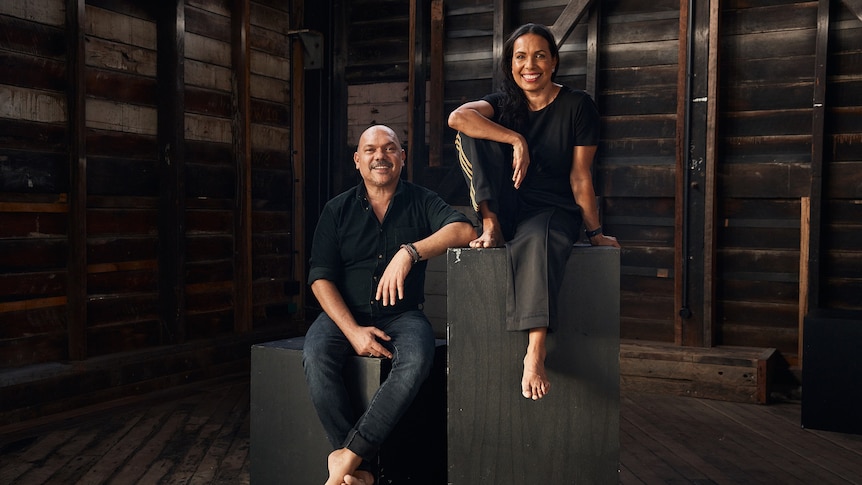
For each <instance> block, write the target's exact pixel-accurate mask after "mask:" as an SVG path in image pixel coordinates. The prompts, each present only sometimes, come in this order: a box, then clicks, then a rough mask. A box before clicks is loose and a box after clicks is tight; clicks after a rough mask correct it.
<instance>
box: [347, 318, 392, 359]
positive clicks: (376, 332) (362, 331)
mask: <svg viewBox="0 0 862 485" xmlns="http://www.w3.org/2000/svg"><path fill="white" fill-rule="evenodd" d="M344 336H345V337H347V340H349V341H350V345H352V346H353V350H354V351H356V355H362V356H366V357H386V358H387V359H391V358H392V353H391V352H389V350H387V349H386V347H384V346H383V344H381V343H380V340H383V341H385V342H388V341H389V340H391V339H392V338H391V337H390V336H389V335H386V332H384V331H383V330H380V329H379V328H377V327H363V326H359V325H357V326H355V327H353V328H352V329H351V330H350V332H349V333H345V334H344Z"/></svg>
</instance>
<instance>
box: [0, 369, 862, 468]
mask: <svg viewBox="0 0 862 485" xmlns="http://www.w3.org/2000/svg"><path fill="white" fill-rule="evenodd" d="M620 409H621V412H620V447H621V452H620V480H619V483H620V484H624V485H635V484H640V485H643V484H646V485H652V484H696V485H707V484H811V483H816V484H817V485H830V484H862V436H860V435H852V434H842V433H834V432H824V431H817V430H810V429H803V428H802V427H801V426H800V425H799V423H800V405H799V403H798V402H788V403H778V404H770V405H766V406H764V405H756V404H746V403H733V402H725V401H712V400H707V399H698V398H692V397H684V396H673V395H658V394H643V393H624V394H623V396H622V397H621V400H620ZM321 463H323V458H321ZM573 466H576V465H573ZM248 483H249V381H248V376H247V375H235V376H227V377H225V378H224V379H220V380H219V381H216V382H209V383H204V384H198V385H195V386H192V387H190V388H187V389H185V390H184V391H177V390H173V391H171V392H170V393H161V394H156V395H150V396H145V397H142V398H140V399H137V400H135V401H130V400H124V401H123V402H121V403H119V404H118V405H116V406H108V405H101V406H99V407H98V408H93V409H91V410H90V412H76V413H74V414H73V415H68V416H59V417H53V418H51V419H42V420H39V421H36V422H33V423H29V426H28V423H18V424H17V425H15V426H13V427H7V428H4V429H0V484H4V485H5V484H16V485H17V484H20V485H40V484H64V485H65V484H70V485H71V484H87V485H91V484H122V485H128V484H141V485H152V484H188V485H207V484H217V485H228V484H230V485H237V484H239V485H244V484H248Z"/></svg>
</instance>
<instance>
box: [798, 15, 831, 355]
mask: <svg viewBox="0 0 862 485" xmlns="http://www.w3.org/2000/svg"><path fill="white" fill-rule="evenodd" d="M829 4H830V2H829V0H820V2H819V5H818V8H817V40H816V44H815V48H814V95H813V106H812V123H811V188H810V190H809V193H808V196H809V198H810V212H809V214H810V218H811V220H810V223H809V234H808V308H807V310H808V311H811V310H816V309H818V308H820V238H821V235H820V234H821V230H822V217H821V216H822V210H823V165H824V137H825V133H824V132H825V125H826V72H827V61H828V58H829V23H830V20H829ZM801 337H802V336H801V335H800V338H801ZM800 357H801V356H800Z"/></svg>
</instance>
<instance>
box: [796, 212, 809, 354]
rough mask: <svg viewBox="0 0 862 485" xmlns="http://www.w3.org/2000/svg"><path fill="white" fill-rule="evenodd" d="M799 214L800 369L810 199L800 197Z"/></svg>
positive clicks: (805, 310)
mask: <svg viewBox="0 0 862 485" xmlns="http://www.w3.org/2000/svg"><path fill="white" fill-rule="evenodd" d="M799 205H800V214H799V229H800V230H799V341H798V345H797V350H796V352H797V360H796V365H797V367H799V368H800V369H801V368H802V354H803V349H804V348H805V347H804V346H803V344H804V339H803V336H804V335H805V332H804V330H805V315H807V314H808V258H809V257H810V256H809V252H810V251H809V247H808V245H809V244H810V240H809V238H810V237H811V198H810V197H802V199H801V200H800V204H799Z"/></svg>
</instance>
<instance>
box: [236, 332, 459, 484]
mask: <svg viewBox="0 0 862 485" xmlns="http://www.w3.org/2000/svg"><path fill="white" fill-rule="evenodd" d="M304 340H305V338H304V337H297V338H292V339H285V340H278V341H273V342H267V343H263V344H258V345H254V346H252V349H251V416H250V434H251V444H250V447H251V448H250V477H251V483H253V484H255V485H268V484H279V485H281V484H284V483H290V484H291V485H320V484H321V483H323V482H325V481H326V478H327V471H326V457H327V455H329V453H330V452H331V451H332V447H331V446H330V444H329V441H328V440H327V439H326V434H325V433H324V431H323V426H322V425H321V424H320V420H319V419H318V417H317V412H316V411H315V409H314V406H313V405H312V403H311V397H310V396H309V392H308V386H307V385H306V381H305V373H304V371H303V369H302V345H303V342H304ZM445 359H446V342H445V341H444V340H438V341H437V353H436V355H435V361H434V368H433V369H432V371H431V376H429V378H428V380H427V381H426V382H425V384H424V385H423V386H422V389H421V390H420V391H419V395H418V396H417V397H416V400H415V401H414V404H413V406H411V407H410V409H409V410H408V411H407V414H406V415H405V416H404V417H403V418H402V419H401V421H400V422H399V424H398V426H397V427H396V429H395V430H394V431H393V433H392V435H391V436H390V437H389V439H388V440H387V441H386V443H384V445H383V447H381V450H380V454H379V457H378V467H379V475H378V480H377V482H378V483H410V484H418V485H435V484H438V483H443V482H445V473H446V454H445V449H446V433H445V420H446V397H445V396H446V375H445V374H446V366H445V362H446V361H445ZM389 364H390V362H389V361H388V360H385V359H374V358H369V357H359V356H356V357H353V358H351V359H349V360H348V364H347V366H346V368H345V372H344V376H345V382H346V383H347V385H348V389H349V391H350V395H351V398H352V399H354V400H355V402H354V408H355V410H356V412H357V416H358V415H359V413H361V412H363V411H364V409H365V408H366V407H367V406H368V403H369V402H370V400H371V398H372V397H373V396H374V393H375V392H376V391H377V388H378V387H380V384H381V382H383V380H384V379H385V378H386V375H387V374H388V372H389ZM417 436H421V437H422V438H421V439H418V438H417Z"/></svg>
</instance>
